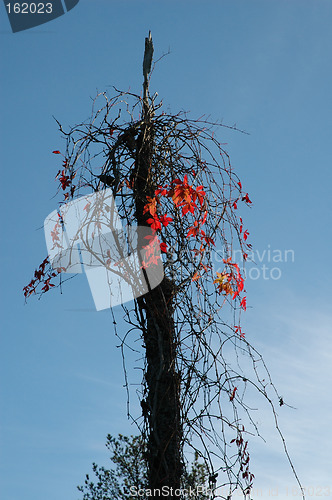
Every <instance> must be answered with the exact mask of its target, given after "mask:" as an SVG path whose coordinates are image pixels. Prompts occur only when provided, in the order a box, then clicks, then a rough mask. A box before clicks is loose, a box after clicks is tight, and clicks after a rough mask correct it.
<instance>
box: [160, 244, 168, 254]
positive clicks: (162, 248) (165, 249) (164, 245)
mask: <svg viewBox="0 0 332 500" xmlns="http://www.w3.org/2000/svg"><path fill="white" fill-rule="evenodd" d="M160 250H161V251H162V252H164V253H167V245H166V243H164V242H162V243H160Z"/></svg>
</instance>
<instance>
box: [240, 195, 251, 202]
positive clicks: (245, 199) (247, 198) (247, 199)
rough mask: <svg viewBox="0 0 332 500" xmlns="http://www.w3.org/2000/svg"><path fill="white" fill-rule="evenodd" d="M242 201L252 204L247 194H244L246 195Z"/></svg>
mask: <svg viewBox="0 0 332 500" xmlns="http://www.w3.org/2000/svg"><path fill="white" fill-rule="evenodd" d="M242 201H245V202H246V203H252V201H251V200H250V198H249V195H248V193H246V195H245V196H243V198H242Z"/></svg>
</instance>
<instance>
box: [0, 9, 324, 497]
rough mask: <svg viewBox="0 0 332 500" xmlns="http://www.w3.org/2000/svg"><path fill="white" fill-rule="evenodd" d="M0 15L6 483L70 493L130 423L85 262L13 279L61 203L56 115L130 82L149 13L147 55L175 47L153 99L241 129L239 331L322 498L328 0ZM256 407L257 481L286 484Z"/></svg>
mask: <svg viewBox="0 0 332 500" xmlns="http://www.w3.org/2000/svg"><path fill="white" fill-rule="evenodd" d="M0 21H1V24H0V43H1V49H2V50H1V103H0V105H1V108H0V109H1V118H0V120H1V157H0V162H1V204H2V207H1V213H2V245H1V254H2V260H1V262H2V266H1V354H0V355H1V361H0V376H1V409H0V411H1V413H0V421H1V435H0V439H1V441H0V445H1V451H0V463H1V470H0V495H1V498H3V499H4V500H22V499H24V500H45V499H46V498H47V499H48V500H59V499H66V500H77V499H78V498H79V497H80V496H79V493H78V492H77V490H76V485H78V484H82V483H83V482H84V475H85V473H88V472H90V470H91V463H92V461H96V462H97V463H99V464H107V451H106V449H105V447H104V443H105V439H106V435H107V433H111V434H113V435H115V434H117V433H119V432H121V433H123V434H130V433H135V428H134V427H133V426H131V425H130V422H129V421H127V420H126V394H125V390H124V389H123V387H122V386H123V374H122V364H121V355H120V352H119V349H117V348H116V346H117V339H116V338H115V336H114V333H113V330H112V321H111V314H110V311H102V312H98V313H97V312H96V311H95V310H94V305H93V301H92V297H91V294H90V291H89V288H88V284H87V281H86V278H85V276H84V275H81V276H78V277H77V278H75V279H74V280H71V281H70V282H68V283H67V284H66V285H65V286H64V288H63V293H62V294H60V292H59V290H56V291H54V292H52V293H49V294H46V295H45V296H43V297H42V299H41V300H40V301H38V300H37V299H32V300H30V301H29V303H28V304H27V305H24V298H23V295H22V287H23V286H24V285H26V284H27V283H28V282H29V281H30V279H31V277H32V274H33V271H34V269H35V267H36V266H38V265H39V263H40V262H41V260H43V259H44V257H45V256H46V253H47V251H46V246H45V241H44V234H43V230H42V229H40V228H41V227H42V225H43V221H44V219H45V217H46V216H47V215H48V214H49V213H50V212H52V211H53V210H54V208H56V200H55V199H54V198H53V195H54V194H55V190H56V184H55V182H54V180H53V179H54V176H55V174H56V172H57V171H58V169H59V158H58V157H57V156H56V155H52V153H51V151H52V150H54V149H60V150H61V149H63V147H64V141H63V140H62V139H61V137H60V134H59V133H58V130H57V126H56V123H55V121H54V120H53V118H52V115H54V116H55V117H56V118H57V119H58V120H60V121H61V123H62V124H64V125H65V126H66V125H74V124H75V123H77V122H79V121H81V120H84V119H86V118H87V117H88V116H89V114H90V105H91V99H90V97H94V96H95V94H96V92H97V90H99V91H102V90H105V89H108V90H110V91H111V86H112V85H115V86H116V87H117V88H119V89H123V90H127V89H129V88H130V89H131V90H132V91H133V92H138V93H139V92H140V90H141V84H142V70H141V67H142V66H141V64H142V56H143V50H144V37H145V36H146V35H147V33H148V30H149V29H151V31H152V35H153V40H154V46H155V57H156V58H158V57H160V56H161V55H162V54H163V53H165V52H167V51H168V49H170V55H168V56H167V57H165V58H163V59H162V60H161V61H160V63H158V65H157V67H156V69H155V72H154V74H153V77H152V81H151V90H152V91H158V94H159V96H160V97H161V98H162V99H163V101H164V105H165V106H166V107H169V109H170V110H171V111H173V112H177V111H178V110H180V109H184V110H186V111H190V113H191V116H192V117H198V116H201V115H202V114H204V113H205V114H210V115H211V117H212V118H213V119H215V120H219V119H223V121H224V123H225V124H228V125H233V124H234V123H236V125H237V126H238V127H239V128H240V129H244V130H246V131H247V132H249V135H243V134H240V133H236V132H230V131H227V130H226V129H221V130H220V140H221V142H224V143H227V146H226V149H227V150H228V151H229V153H230V155H231V159H232V163H233V166H234V168H235V169H236V171H237V172H238V174H239V176H240V178H241V180H242V183H243V185H244V187H245V190H246V191H248V192H249V194H250V197H251V199H252V200H253V207H252V209H250V210H249V209H246V210H245V209H243V218H244V219H245V222H246V227H248V230H249V232H250V238H251V242H252V244H253V247H254V250H255V260H256V264H257V266H256V270H255V271H253V270H251V274H249V278H248V282H247V285H246V286H247V303H248V310H247V312H246V315H245V319H244V325H245V331H246V335H247V338H248V340H250V342H252V343H253V344H254V345H255V346H257V348H258V349H259V350H260V351H261V352H262V353H263V354H264V356H265V360H266V363H267V364H268V366H269V367H270V371H271V374H272V376H273V378H274V381H275V384H276V385H277V387H278V389H279V391H280V393H281V394H282V395H283V397H284V399H285V400H286V401H287V402H288V403H289V404H290V405H292V406H294V407H296V410H294V409H290V408H287V407H283V408H281V409H280V411H279V414H280V422H281V427H282V429H283V431H284V434H285V437H286V439H287V441H288V444H289V451H290V453H291V456H292V458H293V461H294V464H295V466H296V468H297V472H298V474H299V476H300V478H301V480H302V483H303V485H304V486H305V487H306V488H308V494H309V495H308V498H332V483H331V474H330V472H331V469H332V460H331V455H330V447H331V437H332V435H331V421H330V420H331V417H330V416H331V414H332V405H331V383H332V380H331V370H330V367H331V365H332V354H331V352H332V340H331V338H332V336H331V324H332V321H331V320H332V310H331V265H330V251H331V250H330V249H331V243H332V241H331V215H332V213H331V180H332V178H331V177H332V176H331V166H332V164H331V163H332V162H331V160H332V155H331V142H332V106H331V105H332V98H331V95H332V92H331V89H332V70H331V51H332V30H331V25H332V4H331V1H330V0H310V1H309V0H292V1H284V0H269V1H266V0H260V1H258V0H243V1H240V0H204V1H195V0H187V1H179V0H177V1H173V0H172V1H171V0H168V1H160V0H159V1H152V0H150V1H144V0H139V1H138V0H122V1H117V2H115V1H113V0H81V1H80V3H79V4H78V5H77V6H76V7H75V8H74V9H73V10H71V11H70V12H69V13H67V14H66V15H64V16H62V17H60V18H58V19H55V20H54V21H52V22H50V23H48V24H44V25H43V26H41V27H37V28H33V29H31V30H27V31H24V32H19V33H15V34H13V33H12V32H11V30H10V25H9V22H8V19H7V16H6V12H5V8H4V6H3V5H1V6H0ZM286 250H289V251H290V252H288V253H286V254H285V251H286ZM264 252H265V253H264ZM276 255H279V256H280V255H281V256H282V257H281V260H282V261H280V262H276V258H275V256H276ZM286 256H287V259H286ZM273 257H274V258H275V260H273ZM279 260H280V257H279ZM264 266H265V267H264ZM252 268H253V266H252V265H251V266H249V270H250V269H252ZM132 404H133V405H135V404H136V401H135V399H133V401H132ZM256 407H257V408H260V410H259V411H257V416H256V420H257V422H259V423H260V424H261V425H262V434H263V436H264V437H265V439H266V444H264V443H263V442H262V441H259V440H256V441H254V443H253V450H252V453H251V461H252V464H253V467H252V469H253V472H254V474H255V476H256V483H255V489H256V495H255V494H254V496H253V497H254V498H255V499H256V498H264V499H266V498H270V497H271V496H272V493H273V492H274V493H277V495H275V496H276V497H277V498H279V499H282V500H286V499H289V498H298V496H296V495H295V494H293V493H294V492H293V490H292V488H293V487H295V486H296V483H295V480H294V478H293V477H292V474H291V472H290V470H289V467H288V464H287V462H286V459H285V457H284V455H283V451H282V446H281V443H280V440H279V438H278V436H277V434H276V432H275V431H274V428H273V425H272V420H271V415H270V414H269V413H268V411H267V409H266V408H265V407H264V406H262V405H261V404H260V403H259V401H257V405H256ZM328 487H330V488H331V490H330V493H329V490H328ZM271 488H274V489H273V490H271Z"/></svg>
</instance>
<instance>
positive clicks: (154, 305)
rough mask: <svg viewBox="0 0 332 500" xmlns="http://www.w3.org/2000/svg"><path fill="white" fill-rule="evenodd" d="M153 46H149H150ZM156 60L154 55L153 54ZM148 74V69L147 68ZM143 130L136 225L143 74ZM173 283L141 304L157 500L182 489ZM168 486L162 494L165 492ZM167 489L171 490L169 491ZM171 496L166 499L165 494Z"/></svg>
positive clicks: (145, 177) (146, 116)
mask: <svg viewBox="0 0 332 500" xmlns="http://www.w3.org/2000/svg"><path fill="white" fill-rule="evenodd" d="M149 41H150V44H149V43H147V42H149ZM147 50H150V51H151V50H152V51H153V45H152V39H151V36H149V39H146V45H145V56H144V60H145V61H146V59H147V58H148V55H147ZM151 57H152V55H151ZM143 73H144V66H143ZM143 89H144V96H143V122H144V123H143V125H142V127H141V131H140V134H139V136H138V138H137V143H136V161H135V169H134V172H133V177H132V178H133V189H134V196H135V208H136V219H137V223H138V226H149V225H148V223H147V222H146V220H147V218H149V215H148V214H144V213H143V211H144V206H145V205H146V203H147V199H146V196H151V197H153V196H154V191H155V189H156V187H157V186H156V185H155V181H154V179H153V169H152V167H151V165H152V153H153V147H154V135H153V124H152V122H151V118H152V116H153V109H152V107H149V102H148V80H147V73H146V72H145V73H144V86H143ZM173 295H174V284H173V282H172V281H171V280H170V279H169V278H167V277H166V276H165V277H164V279H163V281H162V282H161V283H160V285H158V286H157V287H156V288H154V289H153V290H150V291H149V292H148V293H147V294H146V295H144V296H143V297H140V298H138V299H137V302H138V306H139V308H140V311H141V317H142V322H143V323H144V325H143V326H144V328H143V331H144V333H143V337H144V343H145V350H146V363H147V367H146V374H145V382H146V394H145V399H144V400H143V401H142V402H141V404H142V409H143V415H144V418H145V421H146V424H147V429H148V456H147V462H148V474H149V488H150V489H151V490H155V489H160V491H161V492H162V493H163V494H160V495H159V494H158V492H155V494H154V497H155V498H158V496H162V497H163V498H173V497H174V490H175V489H178V488H180V481H181V475H182V471H183V463H182V426H181V418H180V378H179V374H178V373H177V372H176V363H175V361H176V349H177V339H176V337H175V327H174V309H173ZM163 487H164V490H162V488H163ZM166 487H167V488H166ZM166 492H168V495H167V494H166V495H165V494H164V493H166Z"/></svg>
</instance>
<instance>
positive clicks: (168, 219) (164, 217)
mask: <svg viewBox="0 0 332 500" xmlns="http://www.w3.org/2000/svg"><path fill="white" fill-rule="evenodd" d="M159 220H160V222H161V223H162V225H163V226H165V227H166V226H168V224H169V223H170V222H172V220H173V219H172V217H167V215H166V214H165V215H162V216H161V217H160V218H159Z"/></svg>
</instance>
